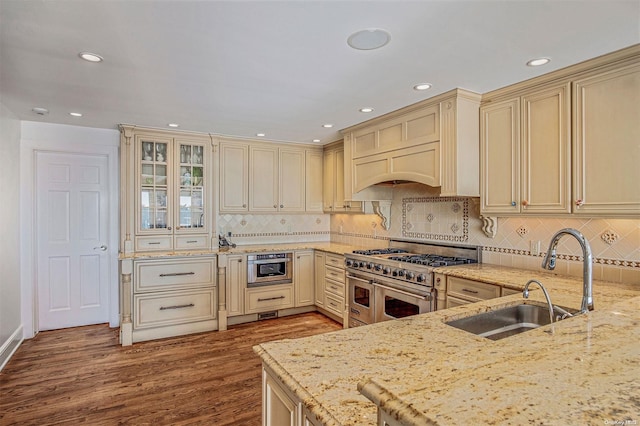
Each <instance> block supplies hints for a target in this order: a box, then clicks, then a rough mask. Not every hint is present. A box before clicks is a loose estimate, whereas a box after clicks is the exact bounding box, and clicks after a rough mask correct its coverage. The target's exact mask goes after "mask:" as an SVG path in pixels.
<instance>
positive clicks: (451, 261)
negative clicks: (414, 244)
mask: <svg viewBox="0 0 640 426" xmlns="http://www.w3.org/2000/svg"><path fill="white" fill-rule="evenodd" d="M389 259H390V260H395V261H399V262H407V263H413V264H416V265H423V266H432V267H437V266H451V265H464V264H470V263H476V261H475V260H473V259H465V258H461V257H446V256H439V255H435V254H412V255H408V256H391V257H390V258H389Z"/></svg>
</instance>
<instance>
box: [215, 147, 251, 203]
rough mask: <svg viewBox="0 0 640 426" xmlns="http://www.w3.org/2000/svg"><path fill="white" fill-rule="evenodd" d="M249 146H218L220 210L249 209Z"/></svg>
mask: <svg viewBox="0 0 640 426" xmlns="http://www.w3.org/2000/svg"><path fill="white" fill-rule="evenodd" d="M248 178H249V146H248V145H244V144H237V143H233V144H226V143H223V144H221V146H220V211H221V212H246V211H247V210H248V209H249V182H248Z"/></svg>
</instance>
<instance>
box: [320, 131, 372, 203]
mask: <svg viewBox="0 0 640 426" xmlns="http://www.w3.org/2000/svg"><path fill="white" fill-rule="evenodd" d="M323 182H324V183H323V197H322V198H323V210H324V212H325V213H361V212H362V209H363V203H362V202H361V201H349V200H346V199H345V183H346V182H345V158H344V148H343V143H342V141H340V142H338V143H332V144H330V145H328V146H327V147H325V150H324V179H323Z"/></svg>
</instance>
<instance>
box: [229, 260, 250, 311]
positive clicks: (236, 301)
mask: <svg viewBox="0 0 640 426" xmlns="http://www.w3.org/2000/svg"><path fill="white" fill-rule="evenodd" d="M226 281H227V282H226V286H227V287H226V293H227V316H229V317H232V316H236V315H244V293H245V289H246V288H247V263H246V262H245V261H244V256H243V255H230V256H228V258H227V276H226Z"/></svg>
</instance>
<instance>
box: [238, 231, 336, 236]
mask: <svg viewBox="0 0 640 426" xmlns="http://www.w3.org/2000/svg"><path fill="white" fill-rule="evenodd" d="M330 234H331V232H329V231H310V232H254V233H233V234H232V235H231V238H247V237H286V236H291V235H330Z"/></svg>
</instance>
